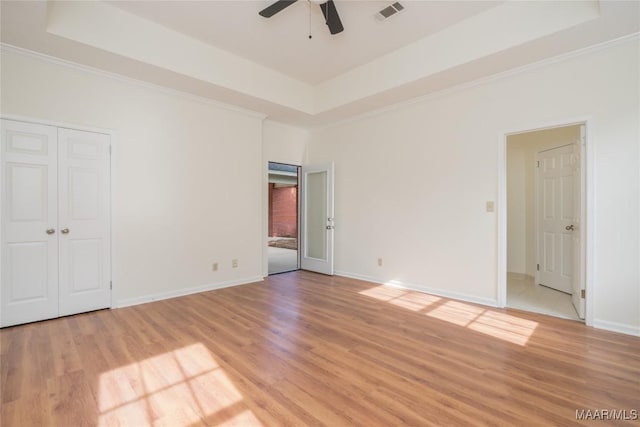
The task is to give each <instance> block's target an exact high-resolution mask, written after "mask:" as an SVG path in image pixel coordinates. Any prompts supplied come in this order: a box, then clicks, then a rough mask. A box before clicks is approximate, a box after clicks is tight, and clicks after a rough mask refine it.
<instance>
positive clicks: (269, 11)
mask: <svg viewBox="0 0 640 427" xmlns="http://www.w3.org/2000/svg"><path fill="white" fill-rule="evenodd" d="M296 1H298V0H278V1H277V2H275V3H273V4H272V5H271V6H268V7H265V8H264V9H262V10H261V11H260V12H258V14H259V15H260V16H264V17H265V18H271V17H272V16H273V15H275V14H276V13H278V12H280V11H281V10H282V9H284V8H285V7H289V6H291V5H292V4H294V3H295V2H296Z"/></svg>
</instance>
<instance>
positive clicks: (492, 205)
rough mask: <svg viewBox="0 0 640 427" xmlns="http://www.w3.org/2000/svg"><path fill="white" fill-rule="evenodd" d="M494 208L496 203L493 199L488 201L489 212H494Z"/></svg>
mask: <svg viewBox="0 0 640 427" xmlns="http://www.w3.org/2000/svg"><path fill="white" fill-rule="evenodd" d="M493 208H494V204H493V201H488V202H487V212H493V210H494V209H493Z"/></svg>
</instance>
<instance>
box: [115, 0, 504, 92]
mask: <svg viewBox="0 0 640 427" xmlns="http://www.w3.org/2000/svg"><path fill="white" fill-rule="evenodd" d="M273 2H274V1H273V0H263V1H115V2H111V4H113V5H114V6H116V7H119V8H121V9H123V10H126V11H128V12H131V13H133V14H135V15H137V16H139V17H141V18H144V19H147V20H150V21H153V22H156V23H158V24H161V25H163V26H165V27H167V28H171V29H173V30H175V31H177V32H180V33H182V34H186V35H189V36H191V37H194V38H196V39H198V40H201V41H203V42H205V43H207V44H210V45H212V46H217V47H219V48H221V49H224V50H226V51H228V52H233V53H235V54H237V55H239V56H242V57H244V58H247V59H250V60H252V61H255V62H258V63H260V64H262V65H265V66H267V67H270V68H273V69H275V70H277V71H280V72H281V73H283V74H287V75H289V76H291V77H293V78H294V79H297V80H300V81H303V82H306V83H311V84H317V83H320V82H322V81H325V80H328V79H331V78H333V77H336V76H338V75H340V74H342V73H344V72H346V71H348V70H350V69H352V68H355V67H356V66H358V65H362V64H365V63H367V62H369V61H371V60H373V59H375V58H377V57H379V56H382V55H384V54H386V53H389V52H391V51H393V50H396V49H398V48H400V47H403V46H406V45H407V44H409V43H412V42H414V41H416V40H419V39H421V38H423V37H426V36H428V35H430V34H433V33H435V32H437V31H439V30H441V29H443V28H445V27H448V26H450V25H452V24H455V23H457V22H460V21H462V20H463V19H465V18H469V17H471V16H473V15H476V14H477V13H479V12H481V11H483V10H486V9H488V8H490V7H493V6H495V5H497V4H498V3H501V2H499V1H416V0H409V1H406V0H403V1H402V3H401V4H402V5H404V6H405V9H404V10H403V11H402V12H401V13H397V14H395V15H393V16H391V17H390V18H389V19H387V20H384V21H382V22H381V21H378V20H376V19H375V18H374V15H375V14H376V12H378V11H380V10H381V9H383V8H385V7H387V6H388V5H390V4H391V3H393V2H392V1H362V0H355V1H354V0H336V1H335V2H334V3H335V5H336V8H337V9H338V13H339V14H340V18H341V20H342V24H343V25H344V27H345V30H344V31H343V32H342V33H340V34H336V35H331V34H329V31H328V29H327V26H326V25H325V23H324V17H323V15H322V12H321V11H320V7H319V6H318V5H316V4H313V3H310V2H309V1H308V0H299V1H297V2H296V3H294V4H293V5H292V6H289V7H288V8H286V9H284V10H283V11H281V12H280V13H277V14H276V15H274V16H273V17H271V18H268V19H267V18H263V17H262V16H259V15H258V12H259V11H260V10H262V9H263V8H265V7H267V6H268V5H270V4H272V3H273ZM310 24H311V25H310ZM309 29H311V34H312V38H311V39H309Z"/></svg>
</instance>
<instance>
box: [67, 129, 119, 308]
mask: <svg viewBox="0 0 640 427" xmlns="http://www.w3.org/2000/svg"><path fill="white" fill-rule="evenodd" d="M109 142H110V141H109V136H108V135H103V134H97V133H92V132H83V131H78V130H70V129H59V130H58V147H59V152H60V153H59V156H58V157H59V168H60V170H59V224H60V234H59V242H60V316H66V315H69V314H75V313H81V312H85V311H91V310H97V309H100V308H106V307H109V306H110V305H111V289H110V280H111V278H110V258H111V247H110V219H109V212H110V207H109V200H110V194H109V193H110V190H109V188H110V185H109V182H110V179H109V169H110V155H109Z"/></svg>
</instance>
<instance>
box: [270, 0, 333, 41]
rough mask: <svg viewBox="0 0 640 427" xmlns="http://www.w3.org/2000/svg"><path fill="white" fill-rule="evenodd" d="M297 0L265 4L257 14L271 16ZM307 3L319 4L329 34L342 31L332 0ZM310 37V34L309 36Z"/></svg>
mask: <svg viewBox="0 0 640 427" xmlns="http://www.w3.org/2000/svg"><path fill="white" fill-rule="evenodd" d="M296 1H297V0H278V1H276V2H275V3H273V4H271V5H270V6H267V7H266V8H264V9H262V10H261V11H260V12H258V14H259V15H260V16H263V17H265V18H271V17H272V16H273V15H275V14H276V13H278V12H281V11H282V10H284V9H285V8H287V7H289V6H291V5H292V4H294V3H295V2H296ZM307 1H308V2H309V3H314V4H317V5H318V6H320V10H321V11H322V14H323V15H324V21H325V23H326V24H327V27H329V32H330V33H331V34H338V33H341V32H342V31H344V27H343V25H342V21H341V20H340V15H339V14H338V9H336V5H335V3H334V2H333V0H307ZM309 38H311V36H309Z"/></svg>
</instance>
